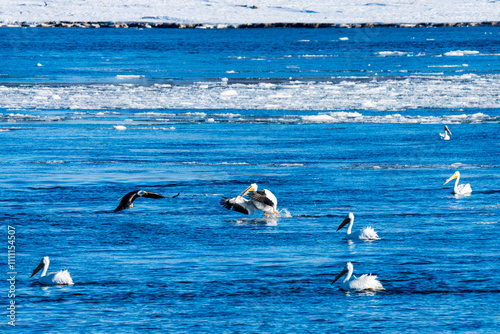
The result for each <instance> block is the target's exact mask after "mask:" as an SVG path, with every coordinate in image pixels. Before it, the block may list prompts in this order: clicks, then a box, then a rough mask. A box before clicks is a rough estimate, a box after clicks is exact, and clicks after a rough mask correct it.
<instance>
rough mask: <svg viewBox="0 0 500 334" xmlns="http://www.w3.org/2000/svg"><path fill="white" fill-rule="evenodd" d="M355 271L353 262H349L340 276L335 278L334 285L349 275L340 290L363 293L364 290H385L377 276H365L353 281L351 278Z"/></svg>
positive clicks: (355, 278)
mask: <svg viewBox="0 0 500 334" xmlns="http://www.w3.org/2000/svg"><path fill="white" fill-rule="evenodd" d="M353 271H354V267H353V265H352V263H351V262H347V265H346V267H344V269H343V270H342V271H341V272H340V274H338V275H337V277H335V279H334V280H333V282H332V284H333V283H335V282H337V280H338V279H339V278H341V277H342V276H344V275H345V274H347V277H346V278H345V279H344V281H343V282H342V285H341V286H340V288H341V289H342V290H345V291H352V290H354V291H363V290H372V291H381V290H385V289H384V287H383V286H382V284H381V283H380V282H379V281H378V280H377V276H374V275H372V274H370V275H367V274H363V275H362V276H361V277H356V276H354V279H353V280H352V281H351V280H350V279H351V276H352V273H353Z"/></svg>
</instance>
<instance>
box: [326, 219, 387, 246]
mask: <svg viewBox="0 0 500 334" xmlns="http://www.w3.org/2000/svg"><path fill="white" fill-rule="evenodd" d="M347 223H349V227H348V228H347V237H348V238H354V239H361V240H366V241H373V240H380V238H379V237H378V235H377V232H375V230H374V229H373V228H372V227H371V226H368V227H365V228H364V229H362V230H360V231H356V232H354V233H351V230H352V225H353V224H354V214H353V213H352V212H349V214H348V215H347V217H345V219H344V221H343V222H342V223H341V224H340V225H339V227H338V228H337V231H335V232H338V230H340V229H341V228H342V227H344V226H345V225H347Z"/></svg>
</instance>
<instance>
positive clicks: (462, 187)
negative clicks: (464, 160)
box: [443, 171, 472, 195]
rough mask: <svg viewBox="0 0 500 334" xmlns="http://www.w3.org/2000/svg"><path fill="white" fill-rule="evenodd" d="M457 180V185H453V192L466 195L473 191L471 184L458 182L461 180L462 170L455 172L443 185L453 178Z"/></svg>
mask: <svg viewBox="0 0 500 334" xmlns="http://www.w3.org/2000/svg"><path fill="white" fill-rule="evenodd" d="M453 179H456V180H455V187H453V194H458V195H466V194H470V193H472V188H471V187H470V184H468V183H467V184H458V182H459V181H460V172H459V171H456V172H455V174H453V175H452V176H451V177H450V178H449V179H448V180H446V182H445V183H443V186H444V185H445V184H447V183H448V182H450V181H451V180H453Z"/></svg>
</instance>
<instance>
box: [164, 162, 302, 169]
mask: <svg viewBox="0 0 500 334" xmlns="http://www.w3.org/2000/svg"><path fill="white" fill-rule="evenodd" d="M169 163H171V164H176V165H196V166H268V167H283V168H287V167H306V166H307V165H306V164H302V163H281V164H279V163H266V164H253V163H248V162H196V161H184V162H169Z"/></svg>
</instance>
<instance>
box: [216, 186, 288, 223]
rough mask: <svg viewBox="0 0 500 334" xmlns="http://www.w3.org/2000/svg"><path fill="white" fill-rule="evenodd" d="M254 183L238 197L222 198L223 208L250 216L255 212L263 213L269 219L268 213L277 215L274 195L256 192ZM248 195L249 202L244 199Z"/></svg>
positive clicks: (267, 191) (260, 191) (261, 191)
mask: <svg viewBox="0 0 500 334" xmlns="http://www.w3.org/2000/svg"><path fill="white" fill-rule="evenodd" d="M257 189H258V186H257V184H256V183H252V184H251V185H250V186H249V187H248V188H246V189H245V190H243V191H242V192H241V193H240V194H239V195H238V196H236V197H233V198H224V199H222V200H221V204H222V206H223V207H225V208H226V209H229V210H234V211H237V212H241V213H244V214H247V215H252V214H254V213H255V211H256V210H261V211H264V215H266V217H269V215H268V214H269V213H275V214H278V211H276V209H277V207H278V200H277V199H276V196H274V194H273V193H272V192H271V191H269V190H267V189H264V190H257ZM247 194H248V197H250V200H247V199H246V198H244V196H246V195H247Z"/></svg>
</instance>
